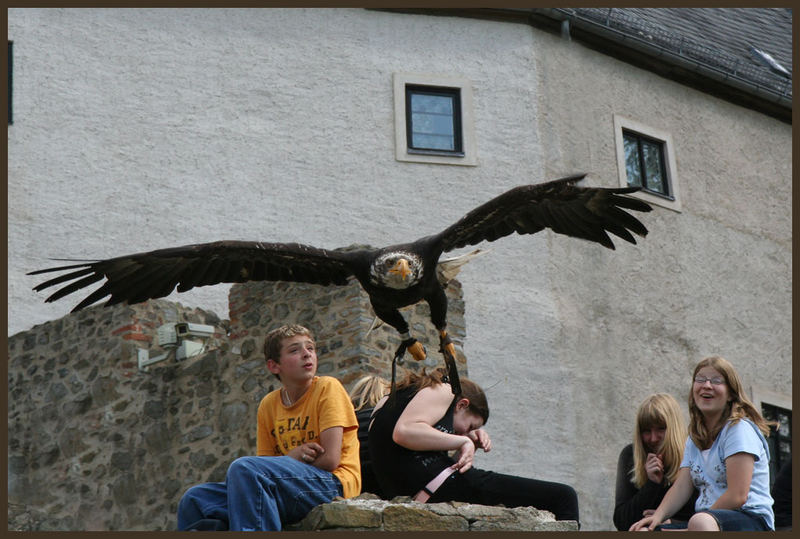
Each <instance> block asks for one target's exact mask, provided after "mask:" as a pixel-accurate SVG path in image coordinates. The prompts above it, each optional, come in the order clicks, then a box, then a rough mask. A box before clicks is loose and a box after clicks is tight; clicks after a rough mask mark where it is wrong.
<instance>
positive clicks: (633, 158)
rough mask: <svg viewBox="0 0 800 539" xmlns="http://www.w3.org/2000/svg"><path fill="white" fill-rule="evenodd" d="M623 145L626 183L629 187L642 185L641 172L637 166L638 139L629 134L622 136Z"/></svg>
mask: <svg viewBox="0 0 800 539" xmlns="http://www.w3.org/2000/svg"><path fill="white" fill-rule="evenodd" d="M623 143H624V145H625V173H626V174H627V177H628V185H630V186H631V187H641V186H642V172H641V168H640V166H639V141H638V140H637V139H636V138H635V137H632V136H630V135H625V136H624V137H623Z"/></svg>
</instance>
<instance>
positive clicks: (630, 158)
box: [622, 129, 672, 200]
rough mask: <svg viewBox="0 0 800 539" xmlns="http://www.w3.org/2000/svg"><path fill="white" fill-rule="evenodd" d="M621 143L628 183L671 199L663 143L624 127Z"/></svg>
mask: <svg viewBox="0 0 800 539" xmlns="http://www.w3.org/2000/svg"><path fill="white" fill-rule="evenodd" d="M622 144H623V146H624V148H625V176H626V178H627V180H628V185H630V186H631V187H641V188H642V189H644V190H645V191H647V192H649V193H653V194H656V195H661V196H664V197H667V198H669V199H670V200H672V195H671V194H670V192H669V191H670V190H669V182H667V170H666V167H665V166H664V144H663V143H662V142H661V141H658V140H654V139H651V138H649V137H645V136H644V135H640V134H639V133H634V132H633V131H626V130H625V129H623V130H622Z"/></svg>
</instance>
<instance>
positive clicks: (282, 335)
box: [264, 324, 314, 363]
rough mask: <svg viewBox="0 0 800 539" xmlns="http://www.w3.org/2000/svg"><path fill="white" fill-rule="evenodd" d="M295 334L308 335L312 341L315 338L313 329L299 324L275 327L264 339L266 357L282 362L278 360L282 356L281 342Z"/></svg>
mask: <svg viewBox="0 0 800 539" xmlns="http://www.w3.org/2000/svg"><path fill="white" fill-rule="evenodd" d="M295 335H306V336H307V337H308V338H309V339H311V340H312V341H313V340H314V335H313V334H312V333H311V330H310V329H308V328H307V327H304V326H301V325H299V324H286V325H283V326H281V327H279V328H275V329H273V330H272V331H270V332H269V333H267V337H266V338H265V339H264V359H265V360H269V359H271V360H272V361H274V362H276V363H280V361H278V360H279V359H280V357H281V343H282V342H283V340H284V339H288V338H289V337H294V336H295Z"/></svg>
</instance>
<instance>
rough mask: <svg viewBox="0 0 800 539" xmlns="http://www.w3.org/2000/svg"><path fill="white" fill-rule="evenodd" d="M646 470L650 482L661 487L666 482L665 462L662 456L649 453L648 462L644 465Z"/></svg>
mask: <svg viewBox="0 0 800 539" xmlns="http://www.w3.org/2000/svg"><path fill="white" fill-rule="evenodd" d="M644 470H645V472H646V473H647V478H648V479H649V480H650V481H652V482H653V483H657V484H659V485H660V484H661V482H662V481H663V480H664V462H663V461H662V460H661V455H656V454H655V453H648V454H647V460H646V461H645V463H644Z"/></svg>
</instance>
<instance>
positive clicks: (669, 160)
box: [614, 114, 681, 212]
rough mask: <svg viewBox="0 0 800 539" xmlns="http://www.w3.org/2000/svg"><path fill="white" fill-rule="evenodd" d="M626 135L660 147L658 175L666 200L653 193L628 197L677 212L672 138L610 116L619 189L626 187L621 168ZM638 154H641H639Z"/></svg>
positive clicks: (658, 130)
mask: <svg viewBox="0 0 800 539" xmlns="http://www.w3.org/2000/svg"><path fill="white" fill-rule="evenodd" d="M626 133H631V134H633V135H636V136H638V137H639V138H641V139H643V140H646V141H650V142H655V143H659V144H660V145H661V152H662V159H661V166H662V174H663V175H664V181H665V182H666V186H667V192H668V193H669V195H668V196H665V195H663V194H661V193H657V192H655V191H650V190H647V189H646V188H644V187H643V188H642V189H641V190H640V191H637V192H636V193H632V195H631V196H634V197H636V198H639V199H641V200H644V201H645V202H648V203H650V204H653V205H656V206H661V207H663V208H667V209H670V210H673V211H676V212H680V211H681V198H680V188H679V183H678V174H677V167H676V165H675V150H674V148H675V145H674V144H673V142H672V135H671V134H670V133H668V132H666V131H663V130H660V129H656V128H653V127H650V126H647V125H645V124H643V123H640V122H637V121H635V120H632V119H630V118H626V117H624V116H621V115H619V114H615V115H614V140H615V144H616V154H617V173H618V176H619V186H620V187H628V176H627V168H626V166H625V137H624V135H625V134H626ZM640 151H641V150H640Z"/></svg>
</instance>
